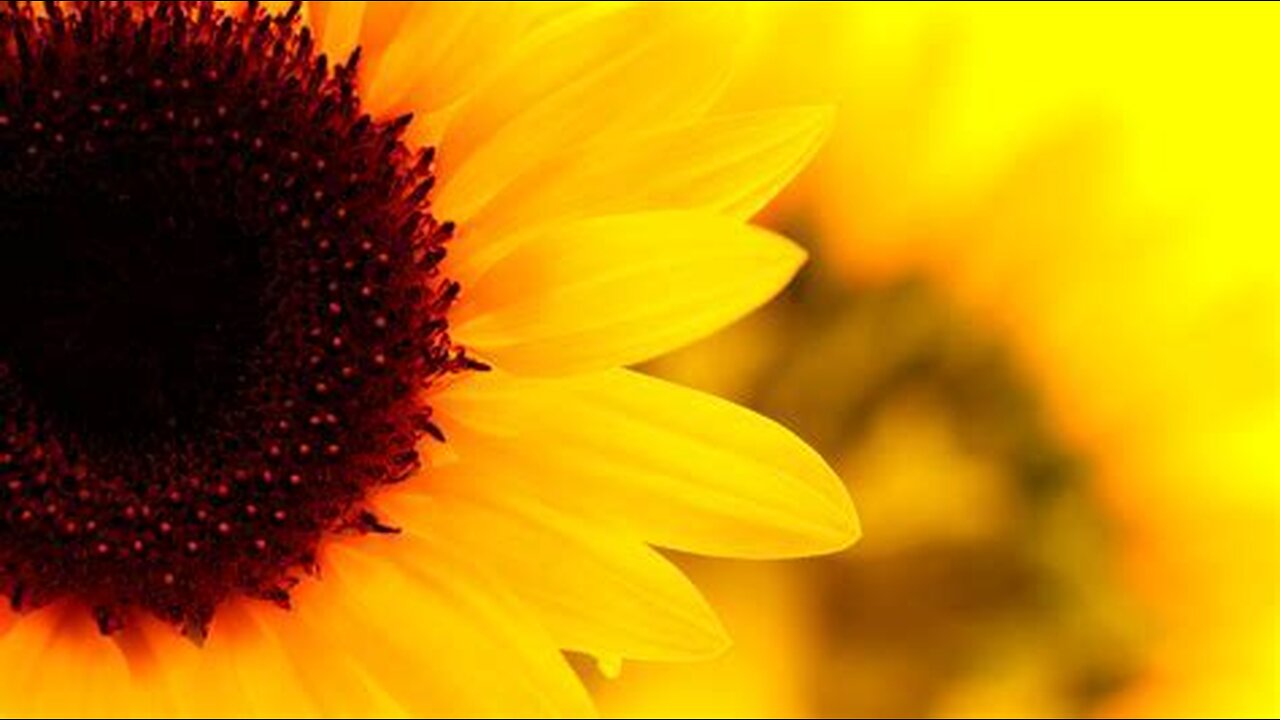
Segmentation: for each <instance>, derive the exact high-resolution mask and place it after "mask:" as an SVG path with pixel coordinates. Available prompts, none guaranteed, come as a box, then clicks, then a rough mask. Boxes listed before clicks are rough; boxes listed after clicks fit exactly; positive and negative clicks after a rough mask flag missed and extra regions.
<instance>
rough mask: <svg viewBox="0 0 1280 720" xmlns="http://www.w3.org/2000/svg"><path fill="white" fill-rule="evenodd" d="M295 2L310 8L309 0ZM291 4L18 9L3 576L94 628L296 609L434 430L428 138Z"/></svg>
mask: <svg viewBox="0 0 1280 720" xmlns="http://www.w3.org/2000/svg"><path fill="white" fill-rule="evenodd" d="M295 10H296V7H295ZM295 15H296V13H293V12H291V13H289V14H286V15H282V16H275V17H272V16H269V15H267V14H266V13H265V12H264V11H263V10H261V9H259V8H253V9H251V10H250V11H248V12H246V13H243V14H240V15H228V14H226V13H224V12H222V11H221V10H219V9H217V8H215V7H214V6H213V5H211V4H207V3H194V2H181V3H157V4H140V3H103V4H96V3H94V4H83V5H74V6H67V7H64V6H63V5H62V4H59V3H52V4H50V5H49V6H48V8H47V9H45V10H44V11H43V12H37V11H36V8H35V7H33V6H30V5H27V6H19V7H17V8H12V7H11V8H8V9H6V10H4V14H3V20H2V21H0V47H3V48H4V50H5V51H6V55H5V56H4V57H3V58H2V59H0V86H2V87H3V93H4V95H3V114H0V155H3V157H5V158H8V161H7V162H6V163H5V165H4V167H3V168H0V187H3V189H4V197H3V200H0V204H2V205H3V209H2V210H0V218H2V219H0V232H2V233H3V235H4V237H6V238H9V239H10V240H9V242H8V243H6V247H5V249H4V262H3V264H0V325H3V327H4V328H5V332H4V334H3V336H2V337H0V417H3V418H4V422H5V427H4V433H3V435H2V436H0V474H2V475H3V477H4V480H5V482H4V484H3V485H0V494H3V497H2V498H0V503H3V506H4V508H5V513H4V515H3V517H2V518H0V584H2V585H3V587H4V588H5V590H7V592H8V593H9V596H10V598H11V603H12V604H13V606H14V607H15V608H18V609H21V608H24V607H32V606H39V605H42V604H45V603H48V602H50V601H53V600H57V599H61V598H65V597H70V598H74V599H76V600H78V601H82V602H83V603H85V604H87V605H88V606H89V607H90V608H91V610H92V612H93V613H94V615H95V616H96V617H97V618H98V622H99V623H100V624H101V626H102V628H103V630H104V632H105V631H108V630H111V629H114V628H115V627H117V626H118V625H119V624H120V623H121V622H122V621H123V613H124V612H125V611H126V610H130V609H141V610H145V611H148V612H151V613H154V614H156V615H158V616H160V617H162V618H164V619H166V620H169V621H173V622H176V623H179V624H182V625H183V626H185V627H186V628H187V629H188V631H190V632H192V633H195V634H197V635H202V634H203V633H204V630H205V628H206V627H207V625H208V622H209V620H210V618H211V617H212V614H213V611H214V608H215V607H216V605H217V604H218V603H219V602H220V601H222V600H223V599H225V598H226V597H227V596H228V595H230V594H232V593H242V594H245V595H248V596H250V597H259V598H266V599H269V600H273V601H275V602H280V603H286V602H287V601H288V588H289V586H290V584H291V583H293V582H294V581H295V579H296V573H297V572H298V571H299V570H302V569H305V568H309V567H312V566H314V564H315V554H316V545H317V543H318V541H319V539H320V536H321V535H322V534H323V533H327V532H331V531H334V530H340V529H350V530H356V531H359V530H369V529H375V530H384V529H386V526H385V525H383V524H382V523H381V522H379V521H378V520H377V518H376V517H375V516H374V515H373V514H372V513H371V512H370V511H369V510H368V509H366V508H364V506H363V504H362V502H363V499H364V497H365V494H366V493H367V492H368V490H369V489H370V488H372V487H375V486H378V485H383V484H387V483H392V482H396V481H399V480H403V479H404V478H405V477H406V476H407V474H408V473H410V472H411V471H412V470H413V469H414V468H415V466H416V464H417V462H418V459H417V451H416V445H417V443H418V441H419V439H420V438H421V437H422V436H423V434H424V433H436V434H438V432H439V431H438V430H437V429H435V427H434V425H433V423H432V421H431V418H430V412H431V411H430V408H429V407H428V406H427V405H425V404H424V403H423V402H422V398H423V390H424V389H426V388H428V387H429V386H430V384H431V383H432V381H433V380H434V379H435V378H437V377H438V376H440V375H442V374H447V373H452V372H456V371H458V370H460V369H462V368H463V367H464V366H465V365H466V364H467V361H466V360H465V359H464V357H463V356H462V354H461V353H460V352H459V351H457V350H455V349H454V348H453V347H452V345H451V343H450V342H449V338H448V334H447V323H446V320H445V312H446V311H447V310H448V308H449V305H450V303H451V301H452V300H453V298H454V297H455V295H456V293H457V289H458V288H457V285H456V284H454V283H451V282H449V281H447V280H443V279H442V278H440V276H439V273H438V271H437V265H438V264H439V262H440V260H441V258H442V257H443V256H444V252H445V241H446V240H447V239H448V237H449V235H450V232H451V226H450V225H449V224H447V223H440V222H438V221H437V220H436V218H434V217H433V216H432V215H431V212H430V209H429V207H428V205H427V203H426V196H427V193H428V191H429V189H430V188H431V185H432V183H433V180H434V178H433V176H432V172H431V171H432V155H433V153H432V151H431V150H430V149H429V148H428V149H421V148H420V149H417V150H410V149H409V148H408V147H406V146H405V144H404V142H403V140H402V135H403V132H404V129H405V127H406V125H407V123H408V118H398V119H392V120H389V121H385V122H380V121H374V120H372V119H371V118H370V117H369V115H368V114H366V113H365V112H364V111H363V110H362V109H361V106H360V103H359V101H358V99H357V97H356V92H355V77H356V72H357V68H358V65H357V62H356V61H357V58H356V57H355V56H353V57H352V58H351V60H350V61H349V62H348V63H346V64H345V65H340V66H338V67H335V68H332V69H331V68H330V67H329V66H328V65H327V63H326V60H325V58H324V57H323V56H319V55H317V53H316V48H315V44H314V42H313V40H312V38H311V36H310V34H309V32H308V31H307V30H306V29H304V28H301V27H300V23H299V21H298V19H297V18H296V16H295Z"/></svg>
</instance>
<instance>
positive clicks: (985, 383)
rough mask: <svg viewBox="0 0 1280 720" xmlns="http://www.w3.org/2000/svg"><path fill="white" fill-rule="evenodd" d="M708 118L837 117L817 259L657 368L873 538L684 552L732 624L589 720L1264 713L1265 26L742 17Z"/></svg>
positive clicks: (790, 210)
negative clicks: (709, 655)
mask: <svg viewBox="0 0 1280 720" xmlns="http://www.w3.org/2000/svg"><path fill="white" fill-rule="evenodd" d="M744 11H746V12H751V13H753V14H754V15H756V16H757V17H756V18H755V22H754V27H755V31H754V32H753V33H752V34H751V36H750V37H745V38H733V39H726V38H723V37H719V36H718V35H717V34H716V32H715V30H716V29H715V28H708V36H709V42H711V41H713V42H735V43H737V44H738V45H740V46H741V47H740V51H741V52H742V55H743V70H742V72H741V73H740V75H739V76H738V77H737V78H736V80H735V82H734V83H733V85H732V87H730V88H729V89H728V92H727V93H726V97H725V101H724V103H725V106H726V109H733V110H750V109H752V108H753V107H766V106H771V105H777V104H783V103H790V104H796V103H799V104H815V103H818V104H834V105H835V106H837V108H838V111H839V114H838V121H837V123H836V126H835V128H834V130H833V132H832V136H831V139H830V141H829V142H828V144H827V145H826V146H825V148H824V149H823V150H822V151H821V153H820V155H819V156H818V157H817V158H816V159H815V162H814V163H813V165H812V166H811V167H810V168H809V169H808V170H806V171H805V172H804V173H803V175H802V176H801V177H800V178H799V179H798V181H797V182H796V183H795V185H794V186H793V187H792V188H791V189H790V190H789V191H788V192H787V194H786V195H785V196H784V197H782V198H780V199H779V200H778V201H777V202H776V203H775V204H774V205H773V206H772V207H771V208H770V209H769V210H767V211H766V213H765V214H764V215H763V216H762V218H761V221H762V222H764V223H766V224H768V225H770V226H773V227H776V228H779V229H782V230H784V231H786V232H787V233H789V234H790V235H791V236H793V237H796V238H798V239H799V240H800V241H802V242H803V243H805V244H806V245H807V246H808V248H809V249H810V251H811V254H812V260H811V263H810V265H809V266H808V267H807V269H806V270H805V271H804V272H803V274H802V275H801V277H800V278H799V279H798V281H797V282H796V283H795V285H794V286H793V287H792V288H791V289H790V290H789V291H788V293H787V294H786V295H785V296H784V297H783V298H781V299H780V300H779V301H778V302H776V303H774V304H773V305H772V306H770V307H768V308H767V309H765V310H764V311H762V312H760V313H759V314H757V315H755V316H753V317H752V318H750V319H748V320H747V321H745V322H743V323H741V324H739V325H737V326H735V327H733V328H731V329H729V330H728V331H726V332H724V333H722V334H720V335H718V336H716V337H713V338H710V339H708V340H707V341H705V342H703V343H701V344H699V345H697V346H694V347H692V348H690V349H688V350H687V351H684V352H681V353H679V354H677V355H675V356H672V357H669V358H665V359H663V360H662V361H660V362H657V363H654V364H653V366H652V367H650V368H649V369H650V370H651V371H653V372H656V373H659V374H662V375H666V376H668V377H672V378H676V379H678V380H680V381H682V382H686V383H689V384H692V385H695V386H698V387H702V388H705V389H708V390H711V391H714V392H716V393H719V394H722V395H725V396H728V397H731V398H734V399H736V400H738V401H740V402H742V403H744V404H747V405H749V406H751V407H754V408H757V409H759V410H761V411H763V412H765V413H766V414H768V415H770V416H773V417H775V418H778V419H780V420H781V421H783V422H784V423H786V424H788V425H789V426H790V427H792V428H794V429H795V430H797V431H798V432H799V433H800V434H801V435H802V436H804V437H805V438H806V439H808V440H810V441H812V442H813V443H814V444H815V445H816V446H817V447H818V448H819V449H820V450H821V451H822V452H823V453H824V455H825V456H826V457H828V458H829V459H831V461H832V462H833V464H834V465H835V466H836V468H837V469H838V470H839V471H840V472H841V474H842V476H843V477H844V478H845V479H846V481H847V483H848V485H849V488H850V490H851V492H852V494H853V496H854V498H855V501H856V502H857V503H858V507H859V510H860V513H861V517H862V523H863V527H864V537H863V539H862V540H861V542H860V543H859V544H858V545H857V546H855V547H854V548H853V549H851V550H849V551H848V552H845V553H843V554H841V555H839V556H836V557H830V558H821V559H815V560H811V561H803V562H799V563H778V564H769V563H741V564H736V563H729V562H724V561H715V562H703V561H699V560H697V559H695V558H685V557H680V558H677V560H678V561H679V562H680V563H681V564H682V565H683V566H685V567H686V568H687V569H688V570H689V571H690V572H691V573H692V574H693V575H694V576H695V579H696V580H697V581H698V582H699V585H700V586H702V587H703V588H705V590H706V592H707V594H708V595H709V596H710V599H711V600H712V602H713V603H714V604H715V605H716V606H717V607H718V608H720V609H721V611H722V612H723V614H724V619H725V623H726V625H727V627H728V629H729V631H730V632H731V634H732V635H733V636H734V638H735V647H734V648H733V649H732V650H731V651H730V652H729V653H728V654H727V655H726V656H724V657H723V658H721V659H719V660H716V661H713V662H710V663H707V664H701V665H689V666H656V665H655V666H648V665H645V664H643V663H634V664H631V663H629V664H627V665H625V666H623V667H622V668H621V669H620V671H619V669H618V668H604V669H600V668H596V667H594V666H592V665H590V664H589V663H587V662H585V661H582V662H580V663H579V669H580V671H581V672H582V673H583V674H584V675H585V676H586V677H588V679H589V680H590V682H591V683H592V685H593V688H594V689H595V691H596V693H597V696H598V697H599V698H600V701H601V704H602V709H603V712H605V713H606V714H607V715H613V716H670V717H689V716H738V715H746V716H829V717H837V716H881V717H893V716H948V717H954V716H1059V715H1065V716H1099V715H1105V716H1111V715H1140V716H1168V715H1174V716H1187V715H1212V716H1221V715H1224V714H1225V715H1274V714H1275V713H1277V712H1278V711H1280V622H1278V619H1280V605H1278V603H1277V599H1278V596H1280V531H1278V527H1277V521H1278V519H1280V509H1278V506H1280V503H1278V502H1277V500H1278V499H1280V488H1278V487H1277V485H1278V483H1280V461H1278V460H1280V450H1278V448H1280V353H1278V351H1277V349H1278V347H1280V279H1278V273H1280V262H1278V261H1280V250H1278V249H1277V247H1278V245H1280V221H1278V216H1280V181H1278V179H1277V178H1278V175H1280V138H1277V136H1276V135H1277V132H1280V100H1277V94H1278V92H1280V87H1278V85H1280V82H1278V80H1277V78H1278V77H1280V74H1278V71H1280V54H1278V53H1277V51H1276V45H1275V43H1276V42H1277V38H1278V37H1280V8H1278V7H1277V6H1266V5H1247V4H1240V5H1233V4H1225V3H1205V4H1194V3H1193V4H1178V5H1166V4H1160V3H1135V4H1100V5H1074V4H1072V5H1020V4H1005V3H993V4H981V3H979V4H903V5H898V4H885V5H880V4H840V3H813V4H808V3H785V4H761V5H755V6H752V7H750V8H746V9H745V10H744Z"/></svg>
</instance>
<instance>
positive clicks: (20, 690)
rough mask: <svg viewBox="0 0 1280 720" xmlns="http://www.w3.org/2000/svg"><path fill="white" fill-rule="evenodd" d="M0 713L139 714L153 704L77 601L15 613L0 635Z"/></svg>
mask: <svg viewBox="0 0 1280 720" xmlns="http://www.w3.org/2000/svg"><path fill="white" fill-rule="evenodd" d="M0 667H4V668H5V672H4V673H3V675H2V676H0V677H3V680H0V715H3V716H4V717H138V716H147V715H148V714H150V712H151V711H155V710H156V709H157V708H156V707H155V705H154V704H151V703H149V702H148V700H147V698H146V697H144V696H140V695H137V694H135V693H134V692H133V690H132V687H131V686H130V683H129V673H128V667H127V666H126V664H125V661H124V656H123V654H122V653H121V652H120V650H119V648H118V647H117V646H116V645H115V643H114V642H112V640H111V639H110V638H107V637H103V635H102V634H101V633H99V632H98V630H97V627H96V626H95V624H94V623H93V621H92V620H91V619H90V617H89V614H88V612H87V611H85V610H84V609H83V608H80V607H65V606H58V607H51V608H44V609H42V610H38V611H35V612H32V613H25V614H23V615H21V616H18V617H15V618H13V620H12V625H11V626H10V627H9V629H8V631H7V632H6V633H5V635H4V636H3V637H0Z"/></svg>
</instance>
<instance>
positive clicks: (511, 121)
mask: <svg viewBox="0 0 1280 720" xmlns="http://www.w3.org/2000/svg"><path fill="white" fill-rule="evenodd" d="M572 15H573V17H572V18H569V19H565V20H564V21H563V22H552V23H548V24H546V26H545V27H544V28H543V30H542V31H541V32H539V33H536V35H537V38H535V40H534V41H530V42H527V43H523V44H522V45H521V46H520V47H519V48H518V49H517V50H516V51H515V52H514V53H513V54H512V55H511V57H510V58H509V59H508V61H507V62H506V63H505V64H504V66H503V69H501V70H500V71H498V72H497V73H496V74H495V75H494V76H493V77H492V78H491V80H490V81H489V82H488V83H487V84H486V85H485V87H483V88H482V89H480V90H477V91H476V93H475V95H474V96H473V97H472V98H471V99H470V100H469V101H467V102H466V103H464V104H463V106H462V107H461V108H460V109H459V111H458V113H457V115H456V116H455V117H453V118H452V120H451V122H450V124H449V128H448V129H447V131H446V132H445V135H444V137H443V138H442V140H441V145H440V154H439V161H440V180H441V184H440V189H439V192H438V194H437V196H436V209H437V214H438V215H439V216H441V217H448V218H450V219H451V220H453V221H455V222H457V223H459V224H460V225H463V226H465V225H466V224H467V222H469V221H470V219H471V218H472V217H473V216H474V215H475V214H476V213H477V212H478V211H479V210H480V209H481V208H482V207H484V206H485V205H486V204H487V203H489V202H490V201H491V200H493V198H494V196H496V195H497V194H498V193H499V192H500V191H501V190H502V188H503V187H504V186H505V185H506V184H507V183H510V182H511V181H513V180H515V179H516V178H517V177H519V176H520V175H522V174H523V173H524V172H525V171H527V170H529V169H530V168H532V167H535V166H537V165H538V164H539V163H540V162H541V161H543V160H544V159H546V158H548V157H550V156H553V155H557V154H560V153H563V152H565V151H567V150H569V149H570V148H573V147H576V146H582V145H586V144H589V143H591V142H601V141H602V140H603V139H605V138H617V137H626V136H629V135H635V134H638V133H641V132H645V131H649V130H651V129H652V128H655V127H663V126H665V125H672V124H677V125H678V124H681V123H685V122H688V121H690V120H692V119H694V118H696V117H698V116H700V115H701V114H702V113H704V112H705V111H706V109H707V108H708V107H710V105H711V104H712V103H713V102H714V101H715V100H716V98H717V97H718V96H719V93H720V92H721V91H722V90H723V88H724V86H725V85H726V83H727V81H728V79H729V77H730V74H731V71H732V69H733V67H734V64H735V61H736V53H737V51H738V44H737V43H736V42H735V41H736V40H737V37H738V35H739V33H736V32H734V30H735V29H736V28H739V27H740V25H739V23H740V22H741V21H742V18H743V17H750V16H752V14H751V13H741V12H736V11H735V10H734V9H733V8H729V7H724V6H715V7H712V8H701V9H696V10H695V9H693V8H690V7H686V6H682V5H668V4H661V3H654V4H641V5H636V6H627V7H622V8H620V9H616V10H614V11H612V12H603V11H602V12H596V13H573V14H572ZM709 29H713V30H715V37H714V38H712V37H711V34H710V33H709V32H708V31H709Z"/></svg>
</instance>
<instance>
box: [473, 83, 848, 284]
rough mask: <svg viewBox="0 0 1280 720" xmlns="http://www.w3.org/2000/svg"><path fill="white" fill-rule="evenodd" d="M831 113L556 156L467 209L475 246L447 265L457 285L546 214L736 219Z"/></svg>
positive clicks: (696, 129)
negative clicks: (672, 212)
mask: <svg viewBox="0 0 1280 720" xmlns="http://www.w3.org/2000/svg"><path fill="white" fill-rule="evenodd" d="M832 116H833V113H832V110H831V109H830V108H825V107H796V108H783V109H776V110H766V111H761V112H752V113H743V114H738V115H726V116H719V117H712V118H706V119H700V120H695V121H693V122H690V123H687V124H685V125H681V126H678V127H672V128H665V129H661V130H658V131H656V132H651V133H648V134H645V135H642V136H639V137H636V138H632V139H628V140H627V142H625V143H617V142H611V143H605V144H602V145H601V146H600V147H588V148H581V149H574V150H571V151H568V152H565V153H562V154H560V155H557V156H555V157H553V158H551V159H549V160H548V161H547V162H545V163H543V164H541V165H539V166H537V167H535V168H533V169H532V170H530V171H529V172H527V173H526V174H525V175H524V176H522V177H521V178H520V179H519V180H517V181H516V182H514V183H512V184H511V185H510V186H508V187H507V188H506V189H505V190H504V191H503V192H502V193H501V194H500V195H498V197H497V198H496V199H495V200H494V202H492V203H490V204H489V205H488V206H486V208H485V209H484V210H482V211H481V212H480V213H479V214H477V215H476V217H475V218H474V219H473V220H472V222H471V223H470V225H468V226H467V228H466V232H467V233H468V236H467V241H468V243H471V244H475V245H480V246H481V247H480V248H478V249H477V248H469V249H468V252H467V253H466V254H465V258H464V261H463V262H454V263H452V265H451V267H450V270H451V272H452V273H453V274H454V275H453V276H454V277H458V278H459V279H460V280H462V281H463V283H464V284H466V282H467V280H468V279H470V278H473V277H474V276H475V274H476V272H477V271H478V270H479V269H481V268H482V267H483V263H484V262H485V261H486V260H488V259H491V258H495V257H497V256H500V254H501V252H502V251H504V250H506V249H509V246H510V239H511V236H510V235H507V233H511V232H513V231H516V230H519V229H528V228H530V227H534V226H538V225H547V224H550V223H552V222H556V221H560V222H563V221H565V220H571V219H577V218H582V217H589V216H592V215H608V214H619V213H633V212H639V211H645V210H659V209H688V210H707V211H711V212H716V213H720V214H724V215H728V216H731V217H735V218H739V219H742V220H746V219H748V218H750V217H751V216H753V215H755V214H756V213H757V212H758V211H759V210H760V209H761V208H762V207H764V205H765V203H767V202H768V201H769V200H770V199H771V198H772V197H773V196H774V195H776V194H777V193H778V191H779V190H780V189H781V188H782V187H783V186H784V185H786V184H787V182H788V181H790V180H791V179H792V178H793V177H794V176H795V174H796V173H798V172H799V171H800V169H801V168H803V167H804V166H805V165H806V164H807V163H808V161H809V160H810V159H811V158H812V157H813V155H814V153H815V152H817V150H818V148H819V147H820V146H821V145H822V142H823V140H824V139H825V138H826V135H827V132H828V130H829V129H830V127H831V123H832Z"/></svg>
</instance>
